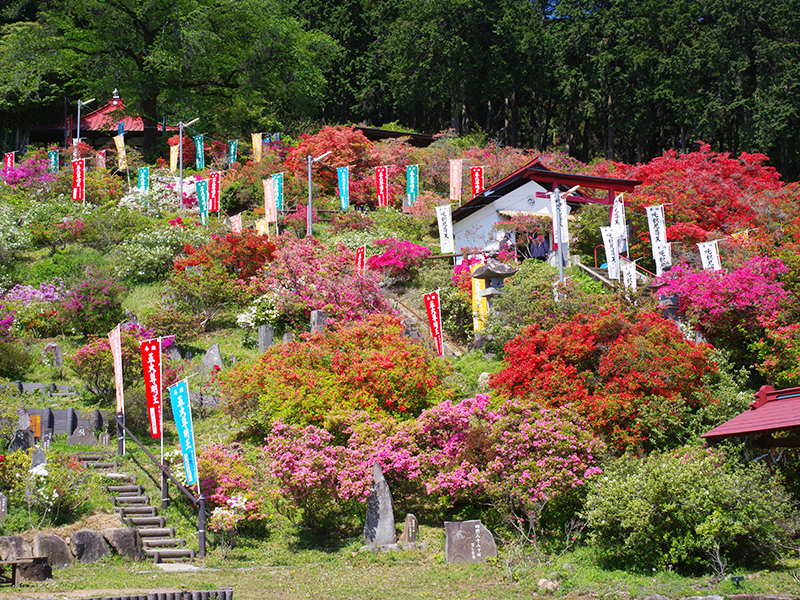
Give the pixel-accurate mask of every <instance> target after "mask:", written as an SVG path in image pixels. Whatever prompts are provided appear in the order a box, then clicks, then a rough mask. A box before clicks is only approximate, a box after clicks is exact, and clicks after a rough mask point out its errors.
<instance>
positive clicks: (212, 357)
mask: <svg viewBox="0 0 800 600" xmlns="http://www.w3.org/2000/svg"><path fill="white" fill-rule="evenodd" d="M214 367H218V368H220V369H221V368H222V353H221V352H220V351H219V344H211V346H210V347H209V348H208V350H207V351H206V354H205V356H204V357H203V368H204V369H205V370H206V371H211V370H212V369H213V368H214Z"/></svg>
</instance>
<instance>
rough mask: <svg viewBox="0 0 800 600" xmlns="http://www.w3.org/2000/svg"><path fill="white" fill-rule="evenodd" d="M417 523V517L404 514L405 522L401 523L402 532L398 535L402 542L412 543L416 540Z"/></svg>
mask: <svg viewBox="0 0 800 600" xmlns="http://www.w3.org/2000/svg"><path fill="white" fill-rule="evenodd" d="M418 530H419V524H418V523H417V517H415V516H414V515H411V514H409V515H406V522H405V523H404V524H403V534H402V535H401V536H400V542H402V543H403V544H414V543H416V541H417V531H418Z"/></svg>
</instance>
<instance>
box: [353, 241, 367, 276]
mask: <svg viewBox="0 0 800 600" xmlns="http://www.w3.org/2000/svg"><path fill="white" fill-rule="evenodd" d="M366 256H367V247H366V246H359V247H358V248H356V275H359V276H361V277H363V276H364V273H365V272H366V264H367V263H366Z"/></svg>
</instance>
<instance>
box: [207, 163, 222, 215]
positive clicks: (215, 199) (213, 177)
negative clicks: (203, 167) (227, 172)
mask: <svg viewBox="0 0 800 600" xmlns="http://www.w3.org/2000/svg"><path fill="white" fill-rule="evenodd" d="M221 176H222V173H220V172H219V171H214V172H213V173H209V175H208V210H209V211H210V212H219V195H220V194H219V192H220V177H221Z"/></svg>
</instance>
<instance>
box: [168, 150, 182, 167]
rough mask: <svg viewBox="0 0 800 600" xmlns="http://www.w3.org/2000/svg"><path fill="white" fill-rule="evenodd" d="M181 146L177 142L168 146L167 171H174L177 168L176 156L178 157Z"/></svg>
mask: <svg viewBox="0 0 800 600" xmlns="http://www.w3.org/2000/svg"><path fill="white" fill-rule="evenodd" d="M180 153H181V147H180V146H178V144H175V145H174V146H170V147H169V172H170V173H174V172H175V171H177V170H178V158H179V157H180Z"/></svg>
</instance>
